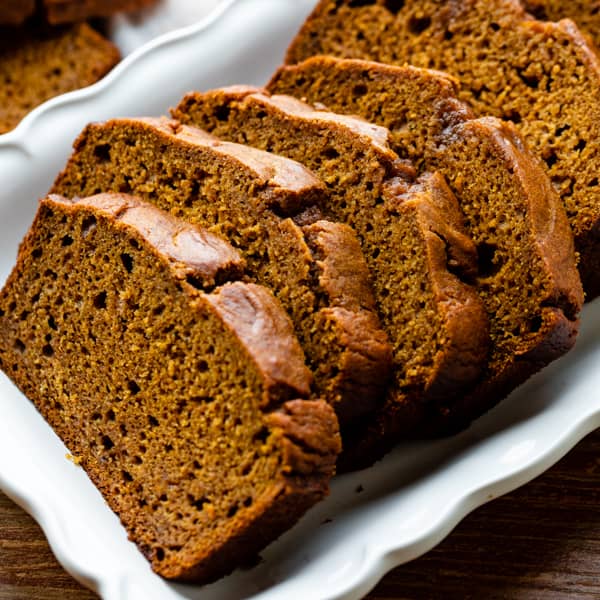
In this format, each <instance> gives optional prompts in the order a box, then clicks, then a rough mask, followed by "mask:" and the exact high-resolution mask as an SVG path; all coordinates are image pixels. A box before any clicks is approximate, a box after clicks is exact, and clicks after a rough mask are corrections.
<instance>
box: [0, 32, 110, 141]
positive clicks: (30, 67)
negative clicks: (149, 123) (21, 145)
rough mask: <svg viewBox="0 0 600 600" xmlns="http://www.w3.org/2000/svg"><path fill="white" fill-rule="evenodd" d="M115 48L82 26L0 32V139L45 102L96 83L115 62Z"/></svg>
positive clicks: (97, 34)
mask: <svg viewBox="0 0 600 600" xmlns="http://www.w3.org/2000/svg"><path fill="white" fill-rule="evenodd" d="M119 59H120V54H119V51H118V50H117V48H116V46H114V45H113V44H112V43H111V42H110V41H109V40H107V39H105V38H104V37H102V36H101V35H100V34H99V33H97V32H96V31H94V30H93V29H92V28H91V27H90V26H89V25H87V24H86V23H81V24H78V25H73V26H70V27H59V28H48V27H43V26H40V25H38V24H32V25H29V24H27V25H25V26H23V27H20V28H16V29H9V28H4V29H2V30H1V31H0V134H2V133H6V132H7V131H10V130H11V129H13V128H14V127H16V126H17V125H18V123H19V121H20V120H21V119H22V118H23V117H24V116H25V115H26V114H27V113H28V112H30V111H31V110H33V109H34V108H35V107H36V106H38V105H39V104H41V103H42V102H45V101H46V100H48V99H50V98H53V97H54V96H58V95H60V94H64V93H66V92H70V91H73V90H76V89H79V88H82V87H85V86H87V85H90V84H92V83H95V82H96V81H98V80H99V79H101V78H102V77H103V76H104V75H105V74H106V73H108V71H110V70H111V69H112V68H113V67H114V66H115V65H116V64H117V62H118V61H119Z"/></svg>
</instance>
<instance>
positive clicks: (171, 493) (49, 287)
mask: <svg viewBox="0 0 600 600" xmlns="http://www.w3.org/2000/svg"><path fill="white" fill-rule="evenodd" d="M242 269H243V261H242V260H241V258H240V256H239V254H238V253H237V252H236V251H235V250H234V249H233V248H232V247H231V246H229V244H227V243H226V242H224V241H222V240H221V239H220V238H218V237H217V236H214V235H212V234H210V233H208V232H206V231H203V230H201V229H199V228H198V227H195V226H191V225H189V224H187V223H185V222H183V221H181V220H179V219H175V218H173V217H171V216H169V215H167V214H166V213H164V212H163V211H160V210H158V209H156V208H155V207H153V206H150V205H148V204H146V203H144V202H141V201H140V200H138V199H136V198H133V197H131V196H125V195H118V194H117V195H115V194H103V195H99V196H95V197H93V198H84V199H77V200H73V201H70V200H66V199H64V198H62V197H59V196H50V197H48V198H46V199H44V200H42V201H41V204H40V207H39V210H38V214H37V216H36V219H35V222H34V224H33V226H32V228H31V229H30V231H29V233H28V234H27V236H26V238H25V241H24V242H23V244H22V245H21V248H20V251H19V256H18V261H17V265H16V267H15V268H14V270H13V272H12V274H11V275H10V277H9V279H8V281H7V283H6V285H5V287H4V289H3V290H2V292H1V293H0V367H1V368H2V369H3V370H4V371H5V372H6V374H7V375H8V376H9V377H11V378H12V380H13V381H14V382H15V383H16V384H17V386H18V387H19V388H20V389H21V390H22V391H23V393H24V394H25V395H26V396H27V397H28V398H29V399H30V400H31V401H32V402H33V403H34V404H35V406H36V408H37V409H38V410H39V411H40V412H41V414H42V415H43V416H44V418H45V419H46V420H47V421H48V422H49V424H50V425H51V426H52V427H53V428H54V429H55V431H56V433H57V434H58V435H59V436H60V437H61V438H62V440H63V441H64V442H65V444H66V445H67V447H68V448H69V450H70V451H71V452H72V453H73V455H74V456H75V457H76V459H77V462H78V463H79V464H81V465H82V466H83V468H84V469H85V470H86V472H87V473H88V475H89V476H90V478H91V479H92V481H93V482H94V484H95V485H96V486H97V487H98V488H99V490H100V491H101V492H102V494H103V496H104V498H105V500H106V501H107V503H108V504H109V506H110V507H111V509H112V510H114V511H115V512H116V513H117V515H118V516H119V517H120V519H121V521H122V523H123V525H124V526H125V528H126V530H127V532H128V534H129V537H130V539H131V540H132V541H134V542H135V543H136V544H137V545H138V547H139V549H140V550H141V551H142V552H143V554H144V555H145V556H146V557H147V559H148V560H149V561H150V562H151V564H152V568H153V569H154V570H155V571H156V572H157V573H159V574H160V575H163V576H164V577H168V578H179V579H186V580H188V579H190V580H192V579H193V580H200V581H209V580H212V579H215V578H217V577H219V576H222V575H224V574H226V573H227V572H229V571H231V570H232V569H234V568H235V567H236V566H238V565H239V564H240V563H243V562H244V561H246V560H248V559H250V558H251V557H252V556H253V555H254V553H255V552H257V551H258V550H260V549H261V548H262V547H263V546H265V545H266V544H267V543H269V542H270V541H271V540H273V539H274V538H276V537H277V536H278V535H280V534H281V533H282V532H283V531H284V530H285V529H287V528H288V527H290V526H291V525H292V524H294V522H295V521H296V520H297V519H298V518H299V517H300V516H301V515H302V514H303V513H304V512H305V511H306V510H307V509H308V508H309V507H310V506H311V505H313V504H314V503H315V502H317V501H318V500H319V499H321V498H322V497H323V496H324V495H326V493H327V491H328V480H329V478H330V477H331V475H332V473H333V469H334V464H335V458H336V454H337V452H338V451H339V448H340V441H339V435H338V433H337V423H336V418H335V415H334V413H333V411H332V409H331V408H330V407H329V406H328V405H327V404H326V403H325V402H323V401H322V400H309V399H306V398H308V397H309V390H310V379H311V378H310V373H309V372H308V370H307V369H306V367H305V366H304V358H303V355H302V350H301V348H300V346H299V344H298V342H297V340H296V338H295V337H294V336H293V333H292V331H293V329H292V325H291V323H290V321H289V318H288V317H287V315H286V314H285V312H284V311H283V309H282V308H281V306H280V305H279V303H278V302H277V301H276V300H275V298H274V297H273V296H272V294H271V293H270V292H269V291H268V290H266V289H265V288H263V287H261V286H258V285H255V284H252V283H243V282H242V281H236V279H239V278H240V277H241V276H242Z"/></svg>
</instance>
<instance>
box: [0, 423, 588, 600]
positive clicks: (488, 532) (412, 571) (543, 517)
mask: <svg viewBox="0 0 600 600" xmlns="http://www.w3.org/2000/svg"><path fill="white" fill-rule="evenodd" d="M599 484H600V431H597V432H595V433H593V434H591V435H590V436H588V437H587V438H586V439H585V440H583V441H582V442H581V443H580V444H579V445H578V446H577V447H576V448H575V449H573V450H572V451H571V452H570V453H569V454H568V455H567V456H566V457H565V458H564V459H563V460H562V461H560V462H559V463H558V464H557V465H556V466H555V467H553V468H552V469H550V470H549V471H548V472H547V473H545V474H544V475H542V476H541V477H539V478H538V479H536V480H535V481H532V482H531V483H529V484H528V485H526V486H524V487H523V488H521V489H519V490H517V491H516V492H513V493H512V494H508V495H507V496H504V497H502V498H499V499H497V500H495V501H494V502H492V503H490V504H487V505H486V506H483V507H481V508H480V509H478V510H476V511H475V512H474V513H473V514H471V515H469V516H468V517H467V518H466V519H465V520H464V521H463V522H462V523H461V524H460V525H459V526H458V527H457V528H456V530H455V531H454V532H453V533H452V534H451V535H450V536H449V537H448V538H447V539H446V540H445V541H444V542H442V543H441V544H440V545H439V546H438V547H437V548H435V549H434V550H432V551H431V552H429V553H428V554H427V555H425V556H424V557H422V558H420V559H419V560H416V561H414V562H412V563H409V564H407V565H403V566H401V567H399V568H397V569H395V570H394V571H392V572H391V573H389V574H388V575H387V576H386V577H385V578H384V579H383V581H382V582H381V583H380V584H379V585H378V586H377V587H376V588H375V589H374V590H373V592H372V593H371V594H369V596H368V598H369V600H392V599H393V600H397V599H400V598H402V599H410V600H420V599H443V600H454V599H456V600H458V599H460V600H468V599H471V598H472V599H473V600H475V599H476V600H480V599H499V598H502V599H504V598H506V599H510V600H513V599H515V600H520V599H523V598H527V599H528V600H529V599H531V600H534V599H535V600H538V599H542V600H567V599H568V600H572V599H580V598H581V599H589V600H591V599H596V600H598V599H600V485H599ZM95 597H96V596H95V595H94V594H92V593H91V592H89V591H88V590H85V589H84V588H82V587H81V586H80V585H79V584H78V583H77V582H76V581H75V580H74V579H72V578H71V577H70V576H69V575H68V574H67V573H65V571H64V570H63V569H62V568H61V567H60V566H59V565H58V563H57V562H56V559H54V557H53V556H52V553H51V552H50V549H49V548H48V545H47V543H46V541H45V539H44V537H43V534H42V532H41V530H40V529H39V527H38V526H37V525H36V523H35V522H34V521H33V520H32V519H31V518H30V517H29V516H28V515H26V514H25V513H24V512H23V511H22V510H21V509H20V508H18V507H17V506H16V505H15V504H13V503H12V502H11V501H10V500H9V499H8V498H6V496H4V495H2V494H0V600H7V599H10V600H33V599H35V600H38V599H39V598H44V599H45V600H55V599H56V600H58V599H61V600H62V599H64V600H74V599H77V600H88V599H91V598H95Z"/></svg>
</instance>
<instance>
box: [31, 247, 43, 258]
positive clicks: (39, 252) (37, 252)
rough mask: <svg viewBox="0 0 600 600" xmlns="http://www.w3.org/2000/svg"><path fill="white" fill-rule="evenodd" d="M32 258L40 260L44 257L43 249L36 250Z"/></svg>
mask: <svg viewBox="0 0 600 600" xmlns="http://www.w3.org/2000/svg"><path fill="white" fill-rule="evenodd" d="M31 256H33V258H40V257H41V256H42V249H41V248H34V249H33V252H32V253H31Z"/></svg>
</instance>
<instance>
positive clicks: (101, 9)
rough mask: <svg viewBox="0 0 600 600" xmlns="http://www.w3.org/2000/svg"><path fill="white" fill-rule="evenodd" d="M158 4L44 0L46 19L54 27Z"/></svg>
mask: <svg viewBox="0 0 600 600" xmlns="http://www.w3.org/2000/svg"><path fill="white" fill-rule="evenodd" d="M152 4H156V0H43V7H44V12H45V14H46V19H47V20H48V22H49V23H52V24H53V25H58V24H62V23H75V22H77V21H84V20H85V19H91V18H95V17H110V16H111V15H114V14H115V13H117V12H131V11H134V10H139V9H141V8H145V7H146V6H150V5H152Z"/></svg>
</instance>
